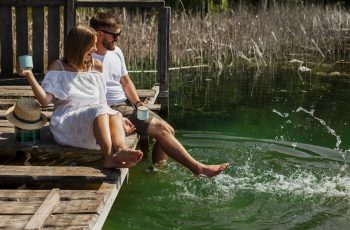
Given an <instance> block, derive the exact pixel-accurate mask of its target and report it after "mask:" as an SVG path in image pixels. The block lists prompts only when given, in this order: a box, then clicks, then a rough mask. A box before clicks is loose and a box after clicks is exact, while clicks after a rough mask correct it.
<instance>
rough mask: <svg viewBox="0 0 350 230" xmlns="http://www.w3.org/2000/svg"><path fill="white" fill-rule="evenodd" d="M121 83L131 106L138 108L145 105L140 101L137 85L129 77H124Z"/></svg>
mask: <svg viewBox="0 0 350 230" xmlns="http://www.w3.org/2000/svg"><path fill="white" fill-rule="evenodd" d="M120 83H121V85H122V86H123V90H124V92H125V94H126V97H127V98H128V100H129V102H130V103H131V104H133V105H135V106H136V107H137V106H140V105H143V103H142V102H141V101H140V98H139V95H138V94H137V92H136V88H135V85H134V83H133V82H132V80H131V79H130V77H129V75H125V76H123V77H122V79H121V81H120Z"/></svg>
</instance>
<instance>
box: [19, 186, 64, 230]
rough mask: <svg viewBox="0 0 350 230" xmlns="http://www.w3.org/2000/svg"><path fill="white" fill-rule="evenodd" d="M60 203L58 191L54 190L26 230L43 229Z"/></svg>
mask: <svg viewBox="0 0 350 230" xmlns="http://www.w3.org/2000/svg"><path fill="white" fill-rule="evenodd" d="M59 201H60V195H59V194H58V189H52V190H51V192H50V194H49V195H48V196H47V197H46V199H45V200H44V202H43V203H42V204H41V205H40V207H39V209H38V210H37V211H36V212H35V214H34V215H33V217H32V218H31V219H30V221H29V222H28V224H27V225H26V226H25V227H24V229H41V227H42V226H43V225H44V223H45V221H46V219H47V218H48V217H49V216H50V215H51V213H52V211H53V209H54V207H55V206H56V205H57V204H58V203H59Z"/></svg>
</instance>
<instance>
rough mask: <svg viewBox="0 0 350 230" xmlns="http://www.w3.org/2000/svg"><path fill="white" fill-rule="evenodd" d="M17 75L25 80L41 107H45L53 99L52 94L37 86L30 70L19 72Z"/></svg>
mask: <svg viewBox="0 0 350 230" xmlns="http://www.w3.org/2000/svg"><path fill="white" fill-rule="evenodd" d="M18 74H19V75H21V76H24V77H26V78H27V80H28V82H29V84H30V86H31V87H32V90H33V92H34V95H35V98H36V99H37V100H38V101H39V103H40V104H41V106H44V107H45V106H47V105H48V104H50V102H51V101H52V99H53V96H52V94H50V93H47V92H45V91H44V89H43V88H42V87H41V86H40V85H39V83H38V81H37V80H36V79H35V77H34V74H33V72H32V71H31V70H19V71H18Z"/></svg>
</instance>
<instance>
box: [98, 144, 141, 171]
mask: <svg viewBox="0 0 350 230" xmlns="http://www.w3.org/2000/svg"><path fill="white" fill-rule="evenodd" d="M142 156H143V153H142V152H141V151H140V150H134V149H128V148H126V149H121V150H119V151H117V152H116V153H114V154H113V156H112V157H111V158H110V159H105V162H104V167H105V168H131V167H133V166H135V165H136V164H137V163H138V162H139V161H140V160H141V159H142Z"/></svg>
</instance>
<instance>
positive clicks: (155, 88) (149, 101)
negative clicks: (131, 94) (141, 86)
mask: <svg viewBox="0 0 350 230" xmlns="http://www.w3.org/2000/svg"><path fill="white" fill-rule="evenodd" d="M151 90H152V91H153V92H154V93H153V95H152V96H149V97H147V98H146V99H145V100H144V102H145V103H146V104H147V105H148V107H149V108H150V105H153V104H154V103H155V101H156V99H157V97H158V94H159V86H158V85H155V86H153V87H152V89H151ZM150 109H151V108H150ZM151 110H152V109H151Z"/></svg>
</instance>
